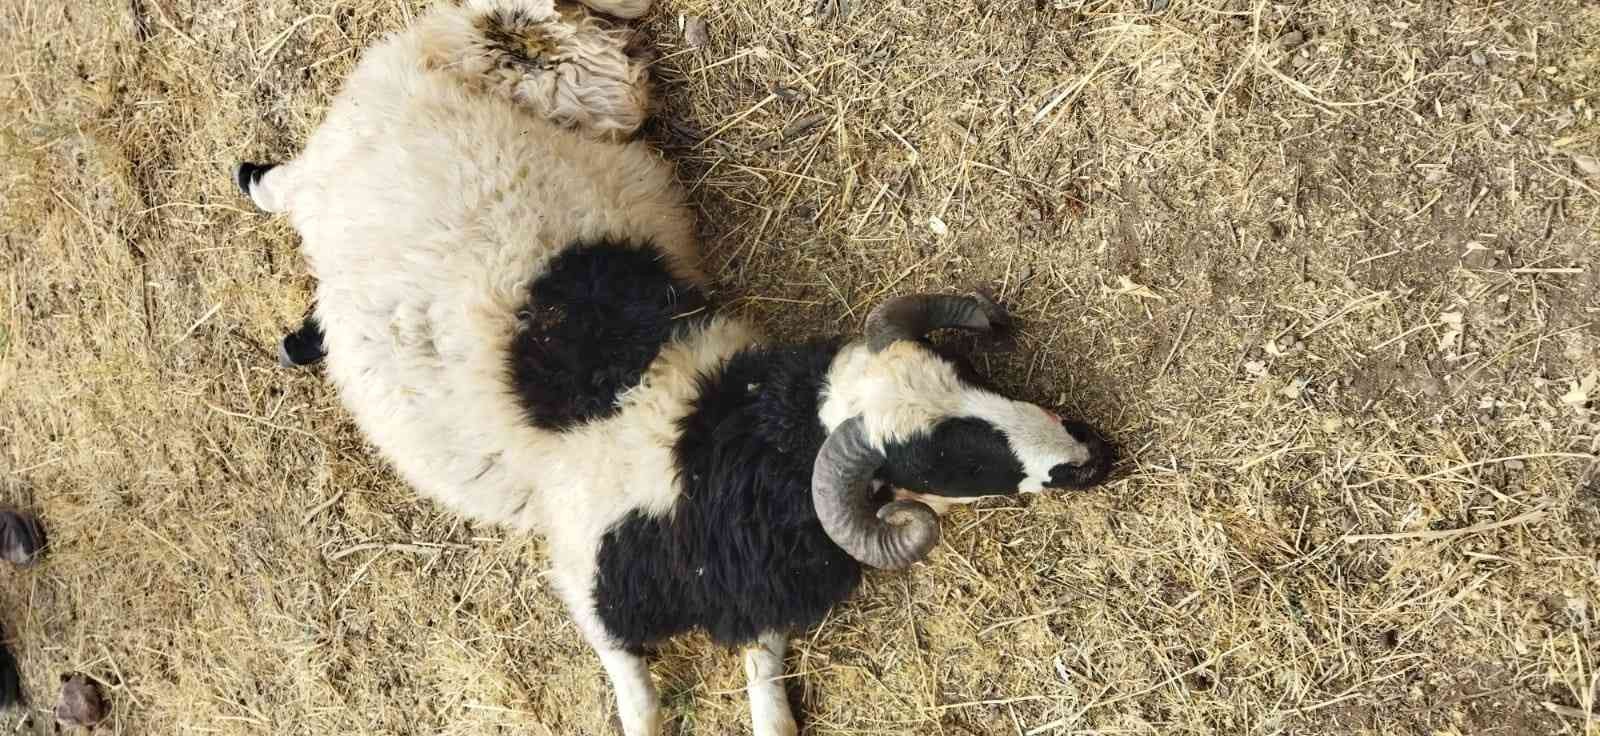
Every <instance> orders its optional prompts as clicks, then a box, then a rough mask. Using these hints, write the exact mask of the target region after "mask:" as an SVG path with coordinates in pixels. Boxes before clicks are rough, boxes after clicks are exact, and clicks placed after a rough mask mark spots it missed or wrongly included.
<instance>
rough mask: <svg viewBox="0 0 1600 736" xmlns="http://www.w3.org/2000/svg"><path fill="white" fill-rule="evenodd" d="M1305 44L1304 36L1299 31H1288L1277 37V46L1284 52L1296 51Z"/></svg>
mask: <svg viewBox="0 0 1600 736" xmlns="http://www.w3.org/2000/svg"><path fill="white" fill-rule="evenodd" d="M1305 42H1306V34H1305V33H1303V32H1301V31H1289V32H1288V33H1285V34H1283V35H1282V36H1280V37H1278V45H1279V46H1282V47H1283V48H1284V49H1286V50H1292V49H1297V48H1299V47H1300V44H1303V43H1305Z"/></svg>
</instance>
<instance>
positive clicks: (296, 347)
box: [278, 313, 328, 368]
mask: <svg viewBox="0 0 1600 736" xmlns="http://www.w3.org/2000/svg"><path fill="white" fill-rule="evenodd" d="M327 354H328V351H327V349H326V348H324V347H323V346H322V323H320V322H318V321H317V315H316V314H315V313H311V314H307V315H306V319H305V321H304V322H302V323H300V329H298V330H295V331H294V332H291V333H289V334H287V335H284V336H283V340H282V341H280V342H279V343H278V364H279V365H281V366H283V367H285V368H293V367H295V366H302V365H311V364H312V363H316V362H319V361H321V360H322V359H323V357H325V356H327Z"/></svg>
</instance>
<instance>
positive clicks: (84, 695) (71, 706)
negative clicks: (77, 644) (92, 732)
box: [55, 673, 106, 728]
mask: <svg viewBox="0 0 1600 736" xmlns="http://www.w3.org/2000/svg"><path fill="white" fill-rule="evenodd" d="M55 715H56V723H59V724H61V725H63V726H77V727H79V728H94V727H95V726H97V725H99V723H100V722H101V721H104V720H105V719H106V701H105V699H104V698H102V697H100V686H99V685H96V684H95V682H94V680H91V679H89V678H88V677H86V676H84V675H83V674H80V673H73V674H71V675H62V676H61V698H60V699H59V700H57V701H56V711H55Z"/></svg>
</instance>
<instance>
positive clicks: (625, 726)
mask: <svg viewBox="0 0 1600 736" xmlns="http://www.w3.org/2000/svg"><path fill="white" fill-rule="evenodd" d="M569 590H570V589H569ZM564 597H565V598H566V599H567V609H568V610H569V611H570V612H571V613H572V619H573V621H574V622H576V623H577V624H578V630H579V631H581V632H583V638H584V640H585V641H587V642H589V646H591V647H593V648H594V653H595V654H596V655H598V656H599V657H600V665H601V666H602V667H604V668H605V670H606V677H608V678H610V680H611V689H612V691H613V692H614V693H616V696H617V720H618V721H619V722H620V723H619V724H618V725H619V726H620V729H619V730H620V732H621V733H622V734H623V736H658V734H660V732H661V701H660V699H659V698H658V697H657V696H656V685H655V682H654V681H653V680H651V679H650V667H649V665H648V664H646V662H645V659H644V657H643V656H641V655H639V654H635V653H633V652H629V651H628V650H627V649H625V648H623V647H621V646H618V644H617V642H616V641H615V640H614V639H612V637H611V635H610V634H608V633H606V630H605V626H604V625H603V624H602V623H600V618H599V617H598V616H596V615H595V612H594V601H593V600H592V599H591V598H590V597H589V596H588V595H586V594H571V593H569V594H567V595H566V596H564Z"/></svg>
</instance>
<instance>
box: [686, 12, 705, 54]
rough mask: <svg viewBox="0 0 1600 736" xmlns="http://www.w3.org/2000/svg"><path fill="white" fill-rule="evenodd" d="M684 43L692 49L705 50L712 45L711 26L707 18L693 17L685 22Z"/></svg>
mask: <svg viewBox="0 0 1600 736" xmlns="http://www.w3.org/2000/svg"><path fill="white" fill-rule="evenodd" d="M683 42H684V43H686V44H688V45H689V48H692V49H703V48H705V47H706V45H707V44H709V43H711V26H710V24H708V23H706V19H705V18H702V17H700V16H698V15H692V16H689V18H688V20H685V21H684V22H683Z"/></svg>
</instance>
